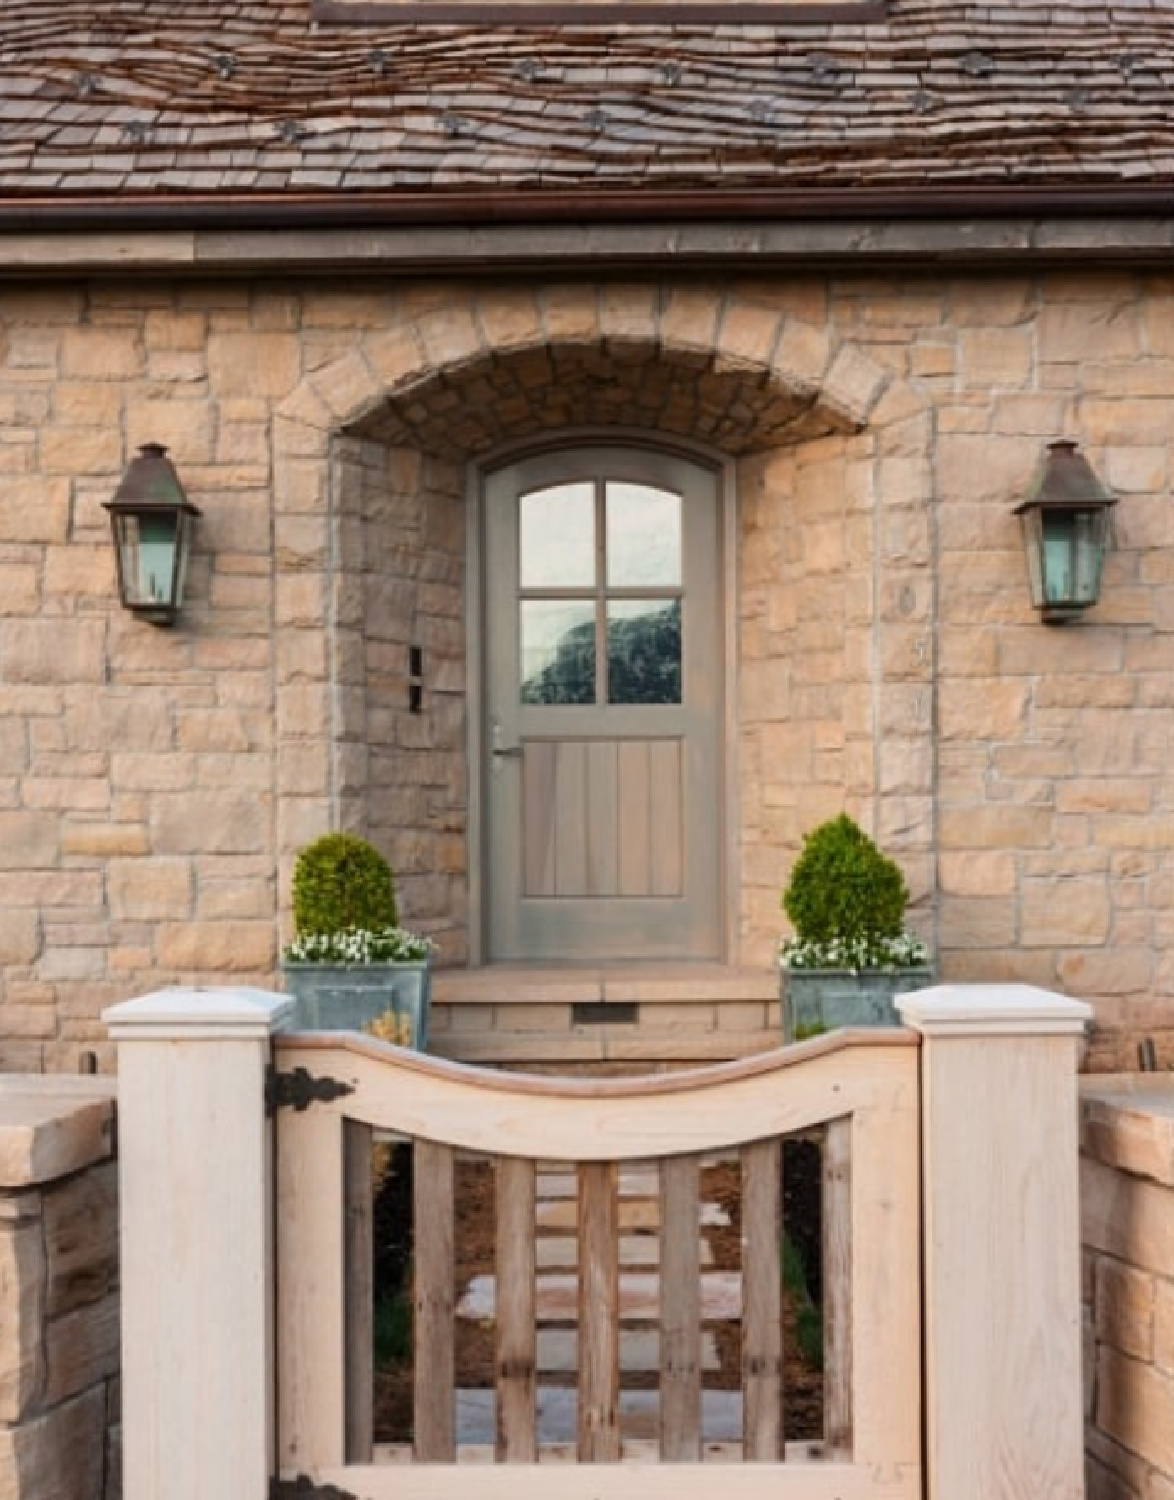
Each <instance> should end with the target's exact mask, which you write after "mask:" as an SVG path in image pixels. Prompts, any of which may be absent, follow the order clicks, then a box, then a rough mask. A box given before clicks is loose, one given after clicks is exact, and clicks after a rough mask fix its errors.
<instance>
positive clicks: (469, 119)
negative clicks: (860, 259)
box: [0, 0, 1174, 202]
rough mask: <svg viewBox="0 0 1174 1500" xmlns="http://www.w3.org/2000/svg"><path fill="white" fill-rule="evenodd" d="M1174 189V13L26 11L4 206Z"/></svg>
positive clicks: (111, 3) (4, 123) (302, 7)
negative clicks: (852, 18) (678, 17)
mask: <svg viewBox="0 0 1174 1500" xmlns="http://www.w3.org/2000/svg"><path fill="white" fill-rule="evenodd" d="M1013 186H1022V187H1037V188H1038V187H1047V188H1057V187H1063V188H1068V189H1076V190H1080V189H1086V188H1087V189H1092V188H1103V187H1117V188H1122V189H1124V188H1128V187H1141V188H1155V187H1157V188H1161V187H1167V186H1169V187H1174V3H1172V0H1162V3H1157V0H1116V3H1109V4H1103V3H1098V4H1093V3H1091V0H1064V3H1062V4H1054V5H1043V4H1036V3H1034V0H1002V3H998V0H988V3H982V4H977V3H975V4H947V3H945V0H890V4H889V6H888V13H887V16H886V18H885V20H883V21H881V22H878V23H872V24H848V23H842V24H839V25H832V24H827V23H819V24H800V23H798V22H794V23H790V24H787V25H783V24H769V25H767V24H755V25H723V26H714V25H705V26H703V25H699V24H697V23H690V24H682V25H676V26H669V25H667V24H658V25H651V24H642V25H628V26H623V27H618V26H614V25H613V26H599V25H596V26H585V25H584V26H566V25H563V26H553V25H546V26H530V27H521V26H510V25H502V24H496V25H489V24H484V23H483V24H481V25H479V26H473V25H463V26H456V25H448V26H421V25H406V24H405V25H391V24H386V23H378V24H371V25H357V26H356V25H328V24H315V23H314V22H313V20H312V17H311V0H102V3H101V4H100V5H99V4H95V3H94V0H4V3H3V5H2V6H0V200H8V201H9V202H12V201H13V200H19V199H54V200H58V201H60V200H61V199H62V198H63V197H67V196H77V197H82V198H87V199H105V198H111V197H114V198H125V197H137V196H139V195H168V196H189V195H201V196H211V197H215V198H220V197H225V196H229V195H230V196H232V197H233V198H243V199H250V198H254V199H255V198H258V197H264V196H269V195H281V196H283V197H285V196H299V195H304V196H316V197H322V196H334V195H355V194H360V195H361V194H375V193H378V194H390V195H401V194H402V195H408V194H419V193H422V192H424V193H428V194H430V195H433V194H439V193H445V192H463V193H465V194H467V193H469V192H470V191H473V192H477V191H485V192H493V191H499V192H500V191H503V190H504V191H519V190H529V191H537V192H546V191H548V190H582V189H593V190H597V191H598V190H605V189H626V190H646V189H648V188H658V189H672V190H691V191H696V190H709V189H714V188H720V189H733V190H747V189H763V188H768V189H771V190H785V191H795V192H802V191H808V190H826V189H837V190H850V191H851V190H858V189H869V190H877V189H883V190H892V191H909V190H917V189H927V188H934V189H940V188H950V187H958V188H964V189H968V190H974V189H982V188H992V189H995V188H1005V187H1013Z"/></svg>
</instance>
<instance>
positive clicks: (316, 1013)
mask: <svg viewBox="0 0 1174 1500" xmlns="http://www.w3.org/2000/svg"><path fill="white" fill-rule="evenodd" d="M282 973H283V974H284V976H285V988H286V992H287V993H288V994H290V995H292V996H293V997H294V999H295V1000H296V1002H297V1008H296V1010H295V1011H294V1026H295V1028H296V1029H297V1030H299V1031H361V1030H362V1029H363V1027H364V1026H366V1025H368V1024H369V1023H370V1022H372V1021H375V1020H378V1019H379V1017H380V1016H382V1015H384V1014H385V1013H386V1012H387V1011H391V1012H392V1013H393V1014H394V1015H396V1016H402V1017H404V1018H405V1019H406V1021H407V1023H408V1027H409V1036H410V1041H409V1043H408V1045H410V1046H412V1047H414V1048H415V1049H416V1051H418V1052H423V1051H425V1050H426V1049H427V1046H428V1008H429V1002H430V998H431V991H432V966H431V965H430V964H429V963H428V962H427V961H426V960H424V961H422V962H420V963H397V964H388V963H382V964H355V965H352V966H349V967H348V966H347V965H345V964H291V963H285V964H283V965H282Z"/></svg>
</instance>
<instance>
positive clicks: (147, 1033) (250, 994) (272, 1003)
mask: <svg viewBox="0 0 1174 1500" xmlns="http://www.w3.org/2000/svg"><path fill="white" fill-rule="evenodd" d="M293 1009H294V1002H293V1000H292V999H291V997H290V996H289V995H279V994H277V993H275V992H274V991H272V990H252V989H243V988H241V989H233V988H231V987H230V986H209V987H208V988H207V989H201V988H195V989H180V988H176V989H168V990H156V991H155V992H154V994H151V995H142V996H140V997H139V999H137V1000H124V1001H123V1002H122V1003H121V1004H120V1005H111V1006H109V1007H108V1008H107V1009H106V1010H104V1011H103V1012H102V1020H103V1021H105V1023H106V1025H107V1027H108V1028H109V1031H110V1035H111V1037H112V1038H113V1039H114V1040H115V1041H116V1042H143V1041H166V1040H170V1039H172V1038H186V1039H187V1040H189V1041H193V1040H203V1041H208V1040H212V1039H215V1038H220V1039H228V1038H230V1037H235V1038H237V1039H239V1040H242V1041H248V1040H252V1039H255V1038H262V1039H263V1038H265V1037H268V1036H269V1035H271V1033H272V1032H274V1031H280V1030H281V1028H282V1026H283V1024H284V1023H285V1021H286V1020H287V1019H288V1018H289V1017H290V1016H291V1015H292V1014H293Z"/></svg>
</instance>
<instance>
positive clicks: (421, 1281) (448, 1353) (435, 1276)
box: [413, 1141, 456, 1463]
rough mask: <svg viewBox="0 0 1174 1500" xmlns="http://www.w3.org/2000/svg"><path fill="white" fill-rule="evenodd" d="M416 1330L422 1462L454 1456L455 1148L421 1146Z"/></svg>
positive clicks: (417, 1433) (419, 1453) (417, 1188)
mask: <svg viewBox="0 0 1174 1500" xmlns="http://www.w3.org/2000/svg"><path fill="white" fill-rule="evenodd" d="M415 1152H416V1161H415V1171H414V1173H413V1176H414V1189H415V1208H416V1224H415V1230H416V1236H415V1237H416V1254H415V1281H416V1325H415V1340H414V1345H413V1347H414V1350H415V1380H414V1392H413V1405H414V1414H413V1415H414V1432H415V1445H414V1446H415V1456H416V1461H417V1462H418V1463H446V1462H450V1461H451V1460H452V1459H453V1458H454V1457H455V1455H456V1440H455V1432H454V1429H455V1414H454V1403H455V1394H454V1368H453V1366H454V1354H453V1277H454V1274H455V1266H454V1258H453V1157H454V1152H453V1150H452V1147H451V1146H438V1145H435V1144H434V1143H433V1142H431V1141H417V1142H416V1146H415Z"/></svg>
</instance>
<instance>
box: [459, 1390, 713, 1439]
mask: <svg viewBox="0 0 1174 1500" xmlns="http://www.w3.org/2000/svg"><path fill="white" fill-rule="evenodd" d="M456 1397H457V1399H456V1417H457V1442H458V1443H459V1444H460V1445H461V1446H462V1447H463V1446H465V1445H466V1444H478V1445H479V1444H492V1443H493V1441H494V1439H495V1437H496V1431H497V1428H496V1409H497V1403H496V1399H495V1393H494V1392H493V1391H477V1390H458V1391H457V1393H456ZM577 1404H578V1396H577V1393H576V1392H575V1391H574V1390H571V1389H569V1388H568V1387H566V1386H539V1387H538V1393H537V1402H536V1405H537V1414H538V1440H539V1442H540V1443H542V1444H548V1443H573V1442H574V1441H575V1431H576V1415H577ZM659 1416H660V1393H659V1392H658V1391H621V1392H620V1423H621V1426H622V1428H623V1433H624V1436H625V1437H626V1438H654V1437H656V1436H657V1435H658V1432H659ZM701 1422H702V1430H703V1432H704V1433H705V1441H706V1442H707V1443H736V1442H740V1441H741V1439H742V1393H741V1391H703V1392H702V1393H701Z"/></svg>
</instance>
